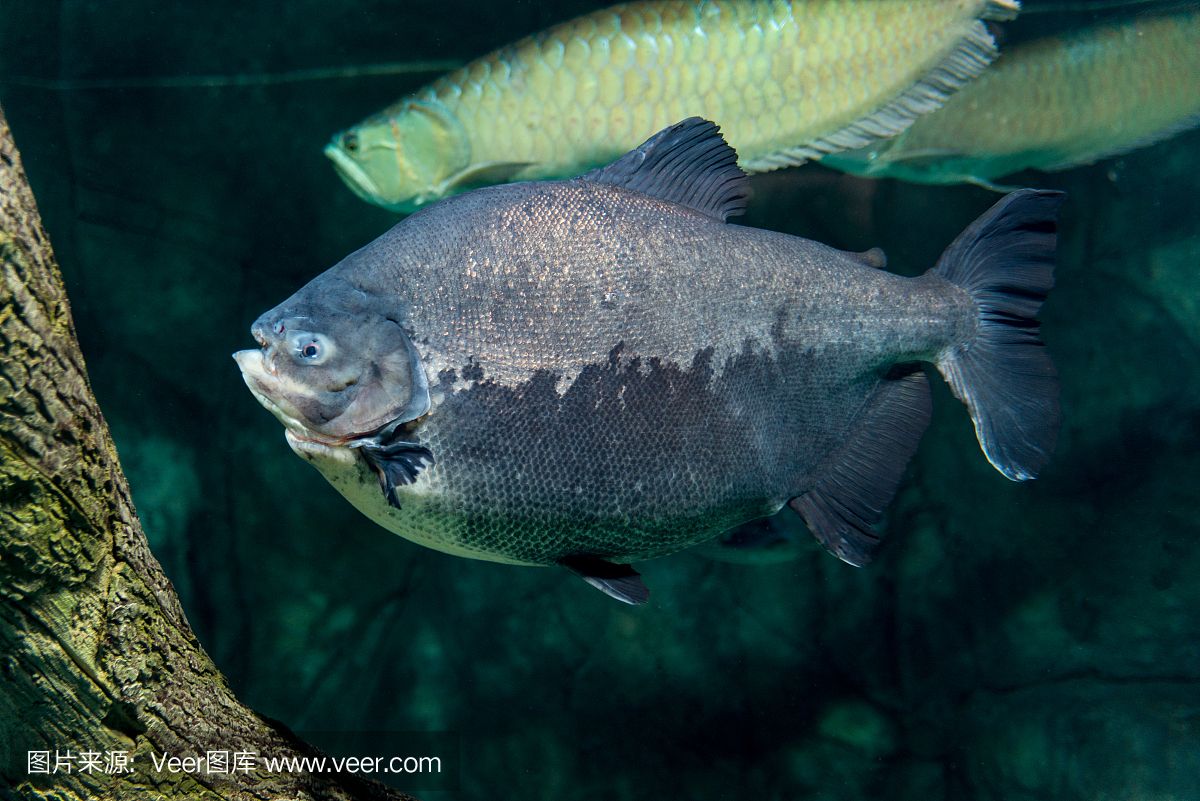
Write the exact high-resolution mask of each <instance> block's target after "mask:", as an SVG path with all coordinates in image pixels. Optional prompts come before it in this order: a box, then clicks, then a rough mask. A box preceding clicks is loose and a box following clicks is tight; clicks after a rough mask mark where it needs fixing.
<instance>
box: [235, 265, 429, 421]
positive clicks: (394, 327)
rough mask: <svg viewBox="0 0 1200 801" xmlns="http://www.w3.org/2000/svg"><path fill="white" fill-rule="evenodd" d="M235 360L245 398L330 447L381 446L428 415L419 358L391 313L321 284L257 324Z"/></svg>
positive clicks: (348, 290)
mask: <svg viewBox="0 0 1200 801" xmlns="http://www.w3.org/2000/svg"><path fill="white" fill-rule="evenodd" d="M250 333H251V334H252V335H253V336H254V338H255V339H256V340H258V343H259V344H260V345H261V346H262V347H261V348H260V349H258V350H243V351H238V352H237V353H235V354H234V355H233V357H234V359H236V360H237V363H238V366H239V367H240V368H241V371H242V378H243V379H244V380H245V381H246V385H247V386H248V387H249V388H250V391H251V392H252V393H253V394H254V396H255V397H256V398H258V401H259V403H261V404H262V405H263V406H265V407H266V408H267V409H268V410H269V411H270V412H271V413H272V414H274V415H275V416H276V417H278V418H279V420H280V422H282V423H283V424H284V426H285V427H286V428H287V429H288V430H289V431H290V432H291V433H292V434H293V435H298V436H299V437H301V438H304V439H311V440H316V441H318V442H322V443H325V444H330V445H346V444H355V441H356V440H367V439H372V440H374V439H379V438H382V437H386V436H387V435H389V434H390V433H391V432H392V431H393V430H394V429H395V428H396V427H397V426H399V425H403V424H404V423H407V422H410V421H412V420H415V419H417V418H418V417H421V416H422V415H424V414H425V413H426V412H427V411H429V385H428V382H427V380H426V378H425V371H424V368H423V367H422V365H421V360H420V356H419V355H418V353H417V350H416V348H415V347H414V346H413V343H412V340H411V339H410V337H409V335H408V333H407V332H406V331H405V330H404V327H403V326H402V324H401V321H400V319H399V318H398V316H397V315H396V314H395V312H394V310H385V309H384V308H382V304H380V303H379V302H377V301H375V300H373V299H372V298H371V297H370V296H369V295H367V294H366V293H364V292H361V291H359V290H358V289H355V288H353V287H350V286H348V285H345V284H338V283H335V282H332V281H322V280H321V279H318V280H317V281H314V282H313V283H312V284H309V285H308V286H307V287H305V288H304V289H302V290H300V292H298V293H296V294H295V295H293V296H292V297H291V298H289V299H288V300H286V301H284V302H283V303H281V304H280V305H279V306H276V307H275V308H274V309H272V310H271V311H269V312H267V313H266V314H264V315H262V316H261V317H259V318H258V320H257V321H255V323H254V325H253V326H252V327H251V329H250Z"/></svg>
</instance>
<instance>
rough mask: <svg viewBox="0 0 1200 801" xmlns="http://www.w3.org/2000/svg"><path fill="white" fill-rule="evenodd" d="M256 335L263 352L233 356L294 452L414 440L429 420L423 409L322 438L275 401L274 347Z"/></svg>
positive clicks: (426, 411) (249, 386)
mask: <svg viewBox="0 0 1200 801" xmlns="http://www.w3.org/2000/svg"><path fill="white" fill-rule="evenodd" d="M252 333H253V335H254V338H255V339H256V340H258V342H259V344H261V345H262V346H263V348H262V349H261V350H254V349H247V350H239V351H237V352H235V353H234V354H233V359H234V361H236V362H237V364H238V368H239V369H240V370H241V372H242V380H243V381H244V382H246V387H247V388H248V389H249V390H250V394H251V395H253V396H254V398H255V400H257V401H258V402H259V403H260V404H261V405H262V406H263V408H264V409H266V410H267V411H268V412H270V413H271V414H272V415H273V416H274V417H275V418H276V419H277V420H279V422H281V423H283V427H284V429H285V433H286V436H287V438H288V443H289V444H291V445H292V449H293V450H296V449H297V443H303V444H304V445H305V447H306V448H315V447H317V446H320V447H322V448H326V449H336V448H341V449H346V448H359V447H362V446H363V445H374V444H378V443H379V442H381V441H387V440H391V439H393V438H395V437H397V436H400V437H411V436H414V432H416V430H417V429H418V428H420V426H421V424H422V423H424V422H425V420H426V418H428V417H429V406H428V405H425V407H424V408H421V409H419V411H420V413H419V414H417V416H416V417H410V418H408V419H403V416H401V417H398V418H396V419H395V420H392V421H390V422H388V423H386V424H384V425H382V426H379V427H377V428H374V429H372V430H370V431H363V432H356V433H350V434H346V435H345V436H341V437H331V436H323V435H321V434H318V433H317V432H315V431H313V430H312V429H311V428H309V427H308V426H307V425H305V424H304V423H303V422H302V421H301V420H299V419H297V418H296V417H295V415H293V414H292V413H291V412H289V411H288V410H287V409H285V408H283V407H282V406H281V405H280V404H279V403H278V402H276V401H275V400H274V399H273V398H272V397H271V396H272V385H277V384H278V383H279V379H278V378H277V376H276V372H275V369H274V368H273V366H272V365H271V362H270V360H269V359H268V358H267V355H268V354H269V352H270V349H271V345H270V343H268V342H267V340H266V338H265V337H263V335H262V334H261V333H259V332H258V331H253V332H252Z"/></svg>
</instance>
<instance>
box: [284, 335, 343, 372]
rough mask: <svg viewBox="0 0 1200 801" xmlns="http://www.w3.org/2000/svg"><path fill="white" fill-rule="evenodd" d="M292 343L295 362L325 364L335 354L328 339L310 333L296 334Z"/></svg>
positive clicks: (292, 338)
mask: <svg viewBox="0 0 1200 801" xmlns="http://www.w3.org/2000/svg"><path fill="white" fill-rule="evenodd" d="M290 342H291V346H292V353H293V354H294V358H295V360H296V361H297V362H300V363H302V364H305V365H318V364H324V363H325V362H327V361H328V360H329V358H330V357H331V356H332V355H333V352H334V347H333V342H331V341H330V340H329V338H328V337H325V336H323V335H321V334H313V333H310V332H308V331H296V332H294V333H293V334H292V337H291V340H290Z"/></svg>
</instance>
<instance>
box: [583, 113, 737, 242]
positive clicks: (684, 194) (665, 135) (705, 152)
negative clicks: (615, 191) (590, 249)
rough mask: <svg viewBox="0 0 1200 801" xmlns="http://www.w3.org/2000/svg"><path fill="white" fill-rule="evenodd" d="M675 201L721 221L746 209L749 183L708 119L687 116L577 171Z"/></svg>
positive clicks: (587, 177)
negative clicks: (605, 161)
mask: <svg viewBox="0 0 1200 801" xmlns="http://www.w3.org/2000/svg"><path fill="white" fill-rule="evenodd" d="M579 180H582V181H593V182H595V183H599V184H610V185H612V186H620V187H624V188H625V189H631V190H633V191H635V192H641V193H642V194H643V195H650V196H651V197H656V198H659V199H661V200H666V201H670V202H671V203H678V204H679V205H681V206H687V207H688V208H690V209H694V210H695V211H698V212H700V213H701V214H706V215H708V216H709V217H712V218H713V219H714V220H717V221H718V222H725V220H726V219H727V218H729V217H730V216H732V215H735V214H741V213H742V212H743V211H745V210H746V201H747V199H748V198H749V197H750V184H749V180H748V179H747V178H746V174H745V173H744V172H742V171H741V169H740V168H739V167H738V165H737V153H736V152H735V151H734V149H733V148H732V147H730V146H729V145H728V143H726V142H725V138H724V137H722V136H721V130H720V129H719V128H718V127H717V126H716V125H715V124H713V123H711V122H709V121H708V120H705V119H701V118H700V117H688V118H687V119H686V120H683V121H682V122H677V123H675V124H674V125H672V126H671V127H669V128H664V129H663V130H661V131H659V132H658V133H656V134H655V135H654V136H652V137H650V138H649V139H647V140H646V141H645V142H643V143H642V144H640V145H638V146H637V147H636V148H634V149H633V150H631V151H629V152H628V153H626V154H625V155H624V156H621V158H619V159H617V160H616V161H614V162H613V163H612V164H609V165H608V166H607V167H601V168H600V169H597V170H592V171H591V172H589V173H585V174H584V175H582V176H580V178H579Z"/></svg>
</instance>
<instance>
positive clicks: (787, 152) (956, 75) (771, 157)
mask: <svg viewBox="0 0 1200 801" xmlns="http://www.w3.org/2000/svg"><path fill="white" fill-rule="evenodd" d="M1018 8H1019V6H1018V5H1017V4H1016V3H1013V2H1008V0H995V1H994V2H991V3H989V4H988V6H987V8H986V10H985V11H984V13H983V14H981V17H982V18H983V19H997V20H1005V19H1011V18H1012V17H1015V16H1016V12H1017V10H1018ZM998 53H999V51H998V50H997V48H996V42H995V40H994V39H993V38H992V35H991V33H990V32H989V31H988V28H987V26H986V25H985V24H984V23H983V21H982V20H976V21H975V22H974V23H973V24H972V25H971V26H970V27H969V29H968V30H967V32H966V33H965V34H964V36H963V38H962V40H961V41H960V42H959V43H958V44H957V46H956V47H955V48H954V49H953V50H951V51H950V52H949V53H948V54H947V55H946V56H945V58H943V59H942V61H941V62H940V63H938V64H936V65H934V66H933V67H932V69H930V70H929V71H928V72H927V73H925V75H924V76H922V77H921V79H920V80H918V81H917V82H916V83H915V84H913V85H912V86H911V87H909V88H908V89H907V90H905V91H904V92H902V93H901V94H899V95H898V96H896V97H894V98H893V99H892V100H891V101H889V102H887V103H885V104H883V105H882V106H880V107H879V108H876V109H875V110H873V111H871V112H870V113H868V114H866V115H865V116H863V117H861V118H859V119H856V120H854V121H853V122H851V123H850V124H849V125H846V126H845V127H843V128H841V129H839V130H836V131H831V132H830V133H828V134H825V135H824V136H821V137H818V138H817V139H815V140H812V141H809V142H801V143H798V144H797V145H796V146H795V147H790V148H785V149H782V150H779V151H776V152H773V153H767V154H765V155H762V156H759V157H757V158H754V159H748V160H746V161H744V162H742V167H744V168H745V169H746V170H747V171H748V172H752V173H753V172H766V171H768V170H776V169H779V168H781V167H795V166H799V165H801V164H803V163H804V162H806V161H809V160H820V159H821V158H823V157H824V156H826V155H829V154H830V153H840V152H841V151H843V150H854V149H856V148H861V147H865V146H867V145H869V144H871V143H872V142H877V141H879V140H881V139H888V138H889V137H893V136H895V135H896V134H898V133H900V132H901V131H903V130H904V129H906V128H908V126H910V125H912V123H913V122H914V121H915V120H916V119H917V118H918V117H921V116H924V115H925V114H928V113H929V112H931V111H933V110H934V109H937V108H940V107H941V106H942V105H943V104H945V102H946V100H947V99H948V98H949V97H950V96H951V95H952V94H954V92H956V91H958V89H960V88H962V87H963V86H965V85H966V84H968V83H970V82H971V81H972V80H974V79H975V78H976V77H978V76H979V74H980V73H982V72H983V71H984V69H985V68H986V67H987V66H988V64H990V63H991V62H992V61H993V60H994V59H995V58H996V56H997V55H998Z"/></svg>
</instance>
